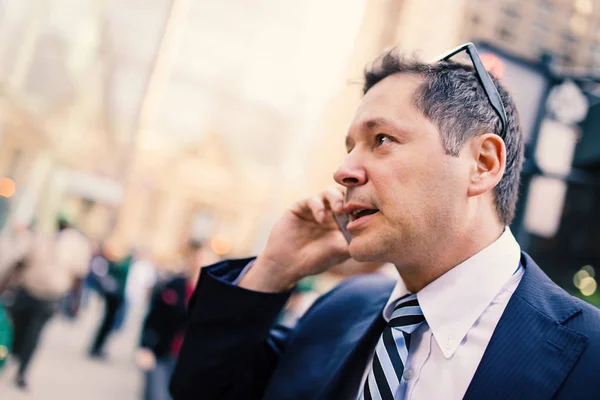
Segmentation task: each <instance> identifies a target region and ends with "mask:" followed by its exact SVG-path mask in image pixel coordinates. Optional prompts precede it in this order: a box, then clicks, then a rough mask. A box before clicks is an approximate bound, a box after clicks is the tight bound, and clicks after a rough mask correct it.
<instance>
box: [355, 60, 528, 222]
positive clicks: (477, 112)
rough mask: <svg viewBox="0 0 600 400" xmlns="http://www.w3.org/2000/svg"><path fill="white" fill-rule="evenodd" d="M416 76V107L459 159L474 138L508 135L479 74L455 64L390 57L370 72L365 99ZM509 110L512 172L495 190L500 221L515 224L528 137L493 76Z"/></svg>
mask: <svg viewBox="0 0 600 400" xmlns="http://www.w3.org/2000/svg"><path fill="white" fill-rule="evenodd" d="M398 73H410V74H416V75H418V76H420V77H422V78H423V83H422V84H421V86H420V87H419V88H418V89H417V91H416V92H415V95H414V99H413V101H414V105H415V107H416V108H417V109H418V110H420V111H421V112H422V113H423V115H424V116H425V117H427V118H429V120H431V121H432V122H433V123H434V124H435V125H436V126H437V127H438V129H439V130H440V133H441V137H442V143H443V145H444V148H445V150H446V153H447V154H449V155H451V156H454V157H457V156H458V154H459V152H460V150H461V148H462V146H463V145H464V143H465V142H466V141H467V140H469V139H470V138H473V137H476V136H479V135H482V134H484V133H488V132H492V133H495V134H497V135H500V136H501V134H502V121H501V120H500V117H499V116H498V114H496V112H495V110H494V109H493V108H492V106H491V104H490V102H489V100H488V98H487V96H486V94H485V91H484V89H483V86H482V84H481V83H480V81H479V79H478V78H477V75H476V73H475V69H474V68H473V67H472V66H470V65H466V64H461V63H456V62H452V61H443V62H437V63H434V64H428V63H423V62H420V61H416V60H405V59H404V58H402V57H401V56H399V55H398V54H397V53H396V52H394V51H393V50H392V51H388V52H386V53H384V54H383V55H382V56H381V57H379V58H378V59H377V60H376V61H375V63H374V64H373V66H371V67H369V68H367V69H365V73H364V77H365V83H364V87H363V93H364V94H366V93H367V92H368V91H369V90H370V89H371V88H372V87H373V86H375V85H376V84H377V83H378V82H380V81H381V80H383V79H385V78H387V77H388V76H390V75H393V74H398ZM492 79H493V80H494V84H495V85H496V87H497V88H498V93H500V97H501V98H502V103H503V104H504V109H505V110H506V117H507V124H506V133H505V135H504V137H502V139H503V140H504V143H505V145H506V171H505V172H504V175H503V177H502V179H501V180H500V182H499V183H498V185H496V187H495V188H494V194H495V202H496V211H497V213H498V217H499V218H500V221H501V222H502V223H504V224H506V225H508V224H510V222H511V221H512V219H513V217H514V213H515V205H516V203H517V198H518V190H519V181H520V174H521V168H522V164H523V151H524V150H523V135H522V132H521V128H520V125H519V115H518V113H517V108H516V106H515V104H514V102H513V100H512V98H511V96H510V94H509V93H508V92H507V91H506V89H505V88H504V87H503V86H502V85H501V84H500V82H499V81H498V80H497V79H496V78H494V77H493V76H492Z"/></svg>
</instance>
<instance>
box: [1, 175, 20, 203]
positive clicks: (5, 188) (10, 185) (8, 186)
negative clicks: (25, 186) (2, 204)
mask: <svg viewBox="0 0 600 400" xmlns="http://www.w3.org/2000/svg"><path fill="white" fill-rule="evenodd" d="M16 190H17V185H16V184H15V181H13V180H12V179H11V178H8V177H4V178H0V196H1V197H6V198H11V197H12V196H13V195H14V194H15V192H16Z"/></svg>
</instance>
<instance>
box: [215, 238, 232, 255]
mask: <svg viewBox="0 0 600 400" xmlns="http://www.w3.org/2000/svg"><path fill="white" fill-rule="evenodd" d="M232 247H233V246H232V244H231V239H230V238H229V236H227V235H223V234H217V235H215V236H214V237H213V238H212V239H211V241H210V248H211V249H212V251H214V252H215V253H216V254H218V255H220V256H223V255H225V254H227V253H229V252H230V251H231V248H232Z"/></svg>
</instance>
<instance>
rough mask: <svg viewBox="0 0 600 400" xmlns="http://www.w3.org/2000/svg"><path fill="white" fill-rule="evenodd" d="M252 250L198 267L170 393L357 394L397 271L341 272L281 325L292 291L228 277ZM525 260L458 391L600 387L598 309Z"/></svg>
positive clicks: (595, 392) (510, 393)
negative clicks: (291, 321)
mask: <svg viewBox="0 0 600 400" xmlns="http://www.w3.org/2000/svg"><path fill="white" fill-rule="evenodd" d="M248 261H249V260H247V259H246V260H232V261H225V262H222V263H218V264H215V265H212V266H210V267H206V268H205V269H204V270H203V272H202V275H201V277H200V281H199V284H198V288H197V291H196V293H195V294H194V296H193V297H192V300H191V302H190V304H191V314H190V321H189V326H188V331H187V335H186V339H185V341H184V344H183V347H182V350H181V353H180V358H179V361H178V364H177V367H176V369H175V373H174V376H173V379H172V382H171V392H172V394H173V397H174V399H175V400H184V399H202V400H207V399H219V400H225V399H240V400H251V399H269V400H286V399H290V400H291V399H294V400H300V399H301V400H307V399H311V400H312V399H340V400H345V399H352V400H353V399H355V397H356V395H357V393H358V386H359V385H360V381H361V378H362V376H363V373H364V371H365V368H366V366H367V362H368V359H369V357H370V355H371V353H372V351H373V349H374V348H375V344H376V342H377V340H378V338H379V335H380V334H381V332H382V330H383V328H384V326H385V321H384V320H383V317H382V310H383V307H384V306H385V304H386V302H387V300H388V298H389V296H390V294H391V292H392V289H393V287H394V284H395V282H393V281H390V280H389V279H388V278H385V277H382V276H378V275H368V276H361V277H356V278H351V279H348V280H346V281H345V282H343V283H342V284H340V285H339V286H338V287H337V288H335V289H334V290H332V291H331V292H329V293H327V294H326V295H324V296H322V297H321V298H320V299H319V300H317V302H316V303H315V304H314V305H313V306H312V307H311V309H310V310H309V311H308V312H307V313H306V314H305V315H304V317H302V318H301V320H300V321H299V322H298V324H297V325H296V327H295V328H294V329H292V330H287V329H285V328H281V327H273V324H274V322H275V319H276V317H277V315H278V314H279V312H280V311H281V309H282V307H283V306H284V304H285V302H286V300H287V298H288V295H289V293H288V294H273V293H257V292H252V291H248V290H245V289H243V288H239V287H235V286H233V285H232V284H230V283H229V282H231V281H232V278H233V277H234V276H236V275H237V274H239V272H240V271H241V269H242V268H243V267H244V266H245V265H246V264H247V262H248ZM521 261H522V264H523V266H524V267H525V272H524V275H523V278H522V280H521V282H520V284H519V286H518V287H517V289H516V291H515V292H514V294H513V296H512V297H511V299H510V301H509V303H508V305H507V307H506V309H505V311H504V313H503V314H502V317H501V319H500V321H499V323H498V325H497V327H496V330H495V331H494V333H493V335H492V338H491V341H490V343H489V345H488V347H487V349H486V350H485V353H484V355H483V358H482V360H481V362H480V364H479V367H478V368H477V371H476V372H475V375H474V377H473V379H472V381H471V384H470V386H469V387H468V390H467V392H466V394H465V397H464V398H465V399H486V400H487V399H499V400H500V399H502V400H505V399H528V400H531V399H554V398H555V399H600V378H599V372H600V311H599V310H598V309H596V308H594V307H592V306H590V305H589V304H587V303H585V302H583V301H581V300H579V299H576V298H574V297H572V296H570V295H569V294H567V293H566V292H565V291H564V290H562V289H561V288H560V287H558V286H557V285H556V284H554V283H553V282H552V281H551V280H550V279H549V278H548V276H547V275H546V274H544V272H542V270H541V269H540V268H539V267H538V266H537V265H536V264H535V262H534V261H533V260H532V259H531V258H530V257H529V256H528V255H526V254H524V253H523V255H522V260H521ZM423 384H426V383H425V382H424V383H423ZM427 384H435V383H434V382H431V383H427Z"/></svg>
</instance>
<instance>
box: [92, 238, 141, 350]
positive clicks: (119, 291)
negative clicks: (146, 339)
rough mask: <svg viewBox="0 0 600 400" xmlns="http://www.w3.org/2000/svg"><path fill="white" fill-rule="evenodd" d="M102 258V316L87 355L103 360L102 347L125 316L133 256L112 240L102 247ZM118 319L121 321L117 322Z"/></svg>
mask: <svg viewBox="0 0 600 400" xmlns="http://www.w3.org/2000/svg"><path fill="white" fill-rule="evenodd" d="M104 247H105V248H104V249H103V253H104V254H103V256H104V257H105V258H106V262H107V275H106V276H105V277H104V280H103V283H102V284H101V294H102V297H104V315H103V317H102V319H101V321H100V324H99V325H98V329H97V330H96V334H95V336H94V339H93V341H92V344H91V346H90V349H89V352H88V355H89V356H90V357H91V358H92V359H98V360H105V359H106V358H107V354H106V353H105V352H104V346H105V345H106V341H107V340H108V338H109V336H110V335H111V332H113V330H114V329H115V327H116V325H117V322H119V323H122V322H123V319H124V316H125V314H121V315H119V313H120V312H121V313H124V312H125V310H124V309H123V307H125V291H126V288H127V279H128V277H129V270H130V269H131V265H132V264H133V254H132V253H131V252H130V251H129V250H127V249H126V248H125V246H123V245H122V244H121V243H120V241H119V240H118V239H116V238H112V239H111V240H109V242H108V243H107V244H106V245H105V246H104ZM119 317H121V318H122V319H121V320H120V321H119Z"/></svg>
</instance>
